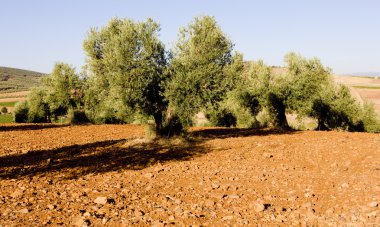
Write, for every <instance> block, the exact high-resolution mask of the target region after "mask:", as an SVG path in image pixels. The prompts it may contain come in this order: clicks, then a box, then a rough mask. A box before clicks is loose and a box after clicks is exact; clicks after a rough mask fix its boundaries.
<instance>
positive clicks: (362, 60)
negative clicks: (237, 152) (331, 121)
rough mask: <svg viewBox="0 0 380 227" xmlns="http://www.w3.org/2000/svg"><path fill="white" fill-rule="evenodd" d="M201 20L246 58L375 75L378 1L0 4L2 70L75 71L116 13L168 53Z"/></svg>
mask: <svg viewBox="0 0 380 227" xmlns="http://www.w3.org/2000/svg"><path fill="white" fill-rule="evenodd" d="M201 15H211V16H214V17H215V18H216V20H217V21H218V23H219V25H220V26H221V27H222V29H223V31H224V32H225V33H226V34H227V35H228V36H229V37H230V39H231V40H232V41H233V42H234V43H235V50H237V51H240V52H242V53H243V54H244V58H245V59H246V60H257V59H263V60H264V61H265V62H266V63H267V64H269V65H283V57H284V55H285V54H286V53H287V52H289V51H295V52H297V53H300V54H302V55H304V56H306V57H313V56H316V57H318V58H320V59H321V60H322V62H323V64H325V65H326V66H329V67H330V68H332V69H333V71H334V73H339V74H341V73H353V72H380V1H378V0H356V1H350V0H346V1H343V0H330V1H329V0H318V1H317V0H314V1H309V0H303V1H302V0H288V1H284V0H277V1H274V0H267V1H264V0H262V1H254V0H251V1H249V0H246V1H243V0H241V1H239V0H235V1H227V0H209V1H206V0H204V1H201V0H192V1H190V0H189V1H180V0H178V1H174V0H160V1H158V0H155V1H153V0H152V1H146V0H140V1H136V0H135V1H128V0H124V1H122V0H107V1H106V0H103V1H100V0H65V1H51V0H50V1H49V0H33V1H30V0H24V1H22V0H2V1H1V8H0V28H1V32H0V65H1V66H8V67H16V68H24V69H30V70H35V71H40V72H45V73H48V72H50V71H51V69H52V67H53V65H54V63H55V62H58V61H63V62H66V63H69V64H72V65H73V66H75V67H77V69H78V70H80V68H81V66H82V65H83V64H84V59H85V55H84V52H83V49H82V42H83V39H84V38H85V37H86V33H87V31H89V29H90V28H91V27H100V26H102V25H105V24H107V22H108V21H109V19H110V18H112V17H115V16H118V17H121V18H123V17H126V18H133V19H135V20H145V19H146V18H147V17H151V18H153V19H154V20H156V21H158V22H159V23H160V24H161V39H162V41H163V42H164V43H165V45H166V47H167V48H170V47H171V46H172V45H173V43H174V42H175V41H176V39H177V34H178V29H179V28H180V27H182V26H186V25H187V24H189V23H190V22H191V20H192V19H193V18H194V17H195V16H201Z"/></svg>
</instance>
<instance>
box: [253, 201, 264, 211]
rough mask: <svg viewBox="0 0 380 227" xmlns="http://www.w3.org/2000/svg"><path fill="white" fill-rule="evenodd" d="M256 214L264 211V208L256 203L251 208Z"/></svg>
mask: <svg viewBox="0 0 380 227" xmlns="http://www.w3.org/2000/svg"><path fill="white" fill-rule="evenodd" d="M253 209H254V210H255V211H256V212H262V211H264V210H265V206H264V204H262V203H256V204H255V205H254V207H253Z"/></svg>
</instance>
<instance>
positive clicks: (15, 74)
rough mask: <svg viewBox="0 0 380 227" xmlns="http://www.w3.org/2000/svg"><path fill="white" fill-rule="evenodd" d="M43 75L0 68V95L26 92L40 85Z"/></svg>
mask: <svg viewBox="0 0 380 227" xmlns="http://www.w3.org/2000/svg"><path fill="white" fill-rule="evenodd" d="M43 76H45V74H43V73H39V72H34V71H29V70H23V69H15V68H8V67H0V93H5V92H7V93H8V92H16V91H27V90H29V89H30V88H31V87H36V86H39V85H40V82H41V78H42V77H43Z"/></svg>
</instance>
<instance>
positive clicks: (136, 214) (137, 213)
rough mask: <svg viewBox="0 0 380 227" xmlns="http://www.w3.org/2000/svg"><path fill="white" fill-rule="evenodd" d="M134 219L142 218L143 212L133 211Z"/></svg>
mask: <svg viewBox="0 0 380 227" xmlns="http://www.w3.org/2000/svg"><path fill="white" fill-rule="evenodd" d="M134 213H135V217H141V216H144V212H143V211H141V210H135V212H134Z"/></svg>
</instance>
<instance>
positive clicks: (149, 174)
mask: <svg viewBox="0 0 380 227" xmlns="http://www.w3.org/2000/svg"><path fill="white" fill-rule="evenodd" d="M144 177H146V178H153V177H154V175H153V173H146V174H145V175H144Z"/></svg>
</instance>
